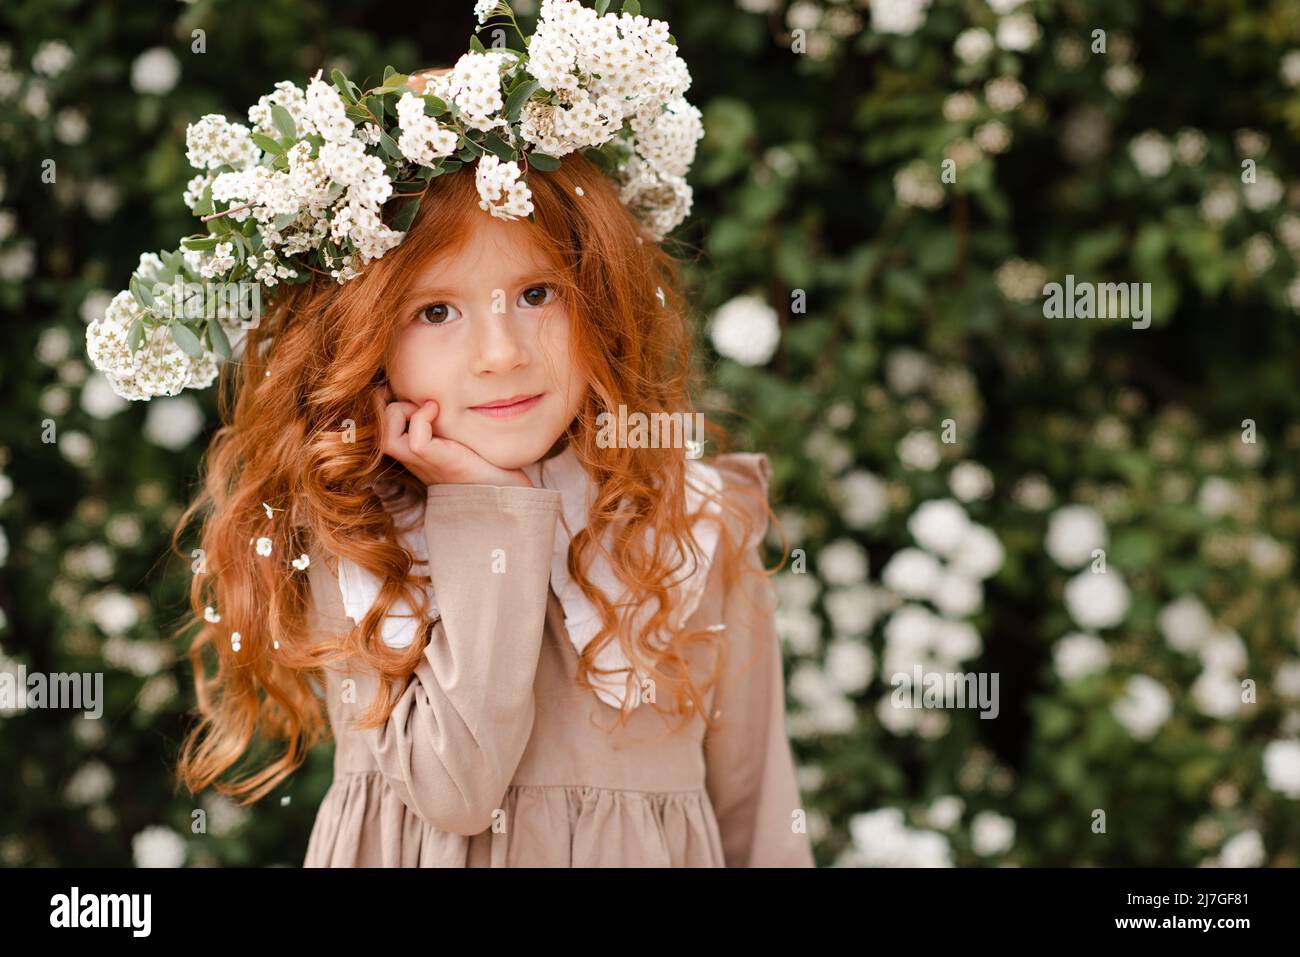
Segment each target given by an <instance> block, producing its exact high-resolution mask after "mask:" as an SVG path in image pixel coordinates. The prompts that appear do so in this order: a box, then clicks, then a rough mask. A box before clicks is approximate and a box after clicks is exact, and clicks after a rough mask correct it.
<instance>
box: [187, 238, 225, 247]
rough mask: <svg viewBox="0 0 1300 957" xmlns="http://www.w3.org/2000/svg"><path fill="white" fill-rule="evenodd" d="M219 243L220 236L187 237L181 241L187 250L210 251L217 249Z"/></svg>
mask: <svg viewBox="0 0 1300 957" xmlns="http://www.w3.org/2000/svg"><path fill="white" fill-rule="evenodd" d="M219 242H221V237H220V236H186V237H185V238H184V239H182V240H181V245H182V246H184V247H185V248H186V249H201V250H209V249H216V248H217V243H219Z"/></svg>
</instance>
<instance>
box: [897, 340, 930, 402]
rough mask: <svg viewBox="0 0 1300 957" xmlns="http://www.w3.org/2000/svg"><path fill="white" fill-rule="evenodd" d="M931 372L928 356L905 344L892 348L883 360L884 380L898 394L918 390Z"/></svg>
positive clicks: (923, 385)
mask: <svg viewBox="0 0 1300 957" xmlns="http://www.w3.org/2000/svg"><path fill="white" fill-rule="evenodd" d="M933 374H934V370H933V368H932V366H931V363H930V359H929V357H928V356H926V354H925V353H924V352H919V351H918V350H916V349H909V348H907V347H906V346H904V347H901V348H898V349H895V350H893V351H892V352H890V353H889V357H888V358H887V359H886V360H885V381H886V382H888V383H889V387H890V388H891V389H893V390H894V392H895V393H897V394H898V395H911V394H912V393H913V392H919V391H920V390H921V389H922V388H924V387H925V384H926V383H927V382H929V381H930V379H931V378H932V377H933Z"/></svg>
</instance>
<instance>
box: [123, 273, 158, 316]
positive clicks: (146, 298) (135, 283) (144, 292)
mask: <svg viewBox="0 0 1300 957" xmlns="http://www.w3.org/2000/svg"><path fill="white" fill-rule="evenodd" d="M127 286H128V287H129V288H130V290H131V294H132V295H133V296H135V298H136V301H137V302H138V303H140V305H142V306H144V307H145V308H146V309H150V308H152V307H153V293H151V292H150V291H149V290H148V289H147V288H146V287H145V284H144V283H143V282H141V281H140V277H139V276H132V277H131V281H130V282H129V283H127Z"/></svg>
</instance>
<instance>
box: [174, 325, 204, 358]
mask: <svg viewBox="0 0 1300 957" xmlns="http://www.w3.org/2000/svg"><path fill="white" fill-rule="evenodd" d="M171 328H172V341H173V342H175V343H176V344H177V345H178V346H180V347H181V351H182V352H184V353H185V354H186V355H188V356H191V357H193V358H195V359H201V358H203V343H201V342H199V337H198V336H196V335H195V334H194V333H193V332H191V331H190V327H189V326H187V325H185V323H183V322H173V323H172V327H171Z"/></svg>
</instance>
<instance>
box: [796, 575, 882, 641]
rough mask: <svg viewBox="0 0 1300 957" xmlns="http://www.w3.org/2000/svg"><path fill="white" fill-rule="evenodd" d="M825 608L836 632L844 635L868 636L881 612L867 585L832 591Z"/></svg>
mask: <svg viewBox="0 0 1300 957" xmlns="http://www.w3.org/2000/svg"><path fill="white" fill-rule="evenodd" d="M791 577H794V576H791ZM801 577H808V576H801ZM825 606H826V614H827V616H828V617H829V618H830V620H831V624H832V625H833V626H834V628H835V631H836V632H838V633H839V634H842V635H864V634H866V633H867V632H868V631H869V630H870V629H871V626H872V624H874V623H875V620H876V615H877V614H878V613H879V610H880V609H879V602H878V601H877V599H876V593H875V590H874V589H873V588H872V587H871V586H870V585H865V584H862V585H850V586H849V587H847V588H835V589H832V590H831V591H829V592H827V594H826V599H825Z"/></svg>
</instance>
